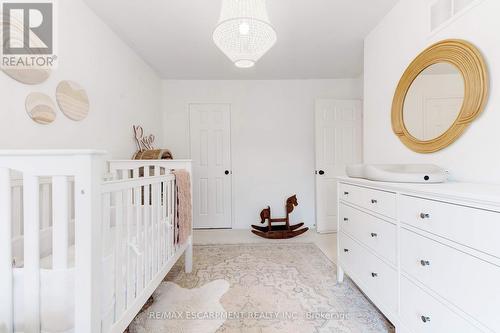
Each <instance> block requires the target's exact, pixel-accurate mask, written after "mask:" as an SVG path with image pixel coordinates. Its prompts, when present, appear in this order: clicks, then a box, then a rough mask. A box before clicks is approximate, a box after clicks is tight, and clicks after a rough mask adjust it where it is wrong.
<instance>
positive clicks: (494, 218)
mask: <svg viewBox="0 0 500 333" xmlns="http://www.w3.org/2000/svg"><path fill="white" fill-rule="evenodd" d="M399 202H400V205H401V209H399V215H400V216H399V219H400V220H401V221H402V222H404V223H407V224H410V225H412V226H414V227H416V228H419V229H422V230H425V231H428V232H430V233H433V234H436V235H438V236H441V237H443V238H447V239H449V240H452V241H454V242H457V243H460V244H463V245H465V246H468V247H471V248H473V249H476V250H478V251H482V252H485V253H488V254H491V255H493V256H496V257H498V258H500V241H499V235H500V213H496V212H491V211H486V210H481V209H475V208H469V207H464V206H459V205H454V204H447V203H442V202H439V201H433V200H427V199H420V198H415V197H410V196H405V195H402V196H401V197H400V201H399Z"/></svg>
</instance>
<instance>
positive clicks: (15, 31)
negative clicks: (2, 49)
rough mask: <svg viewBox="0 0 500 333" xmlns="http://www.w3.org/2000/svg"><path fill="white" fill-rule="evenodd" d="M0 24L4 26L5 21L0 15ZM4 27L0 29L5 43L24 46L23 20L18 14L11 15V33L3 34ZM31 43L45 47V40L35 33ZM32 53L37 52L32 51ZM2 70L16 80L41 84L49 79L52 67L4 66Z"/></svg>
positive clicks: (0, 35) (34, 45) (0, 34)
mask: <svg viewBox="0 0 500 333" xmlns="http://www.w3.org/2000/svg"><path fill="white" fill-rule="evenodd" d="M0 24H1V25H2V26H3V25H4V22H3V20H2V16H1V15H0ZM1 31H2V29H0V38H1V40H2V41H3V42H4V43H12V44H13V45H16V46H22V45H23V43H24V35H23V34H24V28H23V22H21V21H19V20H18V19H16V16H11V17H10V35H9V36H3V35H2V32H1ZM30 45H32V47H43V46H44V44H43V42H42V41H41V40H40V39H38V37H37V36H36V35H34V34H31V35H30ZM31 54H35V53H34V52H31ZM2 71H3V72H4V73H5V74H7V75H8V76H10V77H11V78H13V79H14V80H16V81H18V82H20V83H24V84H40V83H42V82H44V81H45V80H47V79H48V78H49V76H50V72H51V71H50V69H49V68H44V67H30V68H28V67H22V66H19V67H17V66H16V67H9V68H5V67H4V68H2Z"/></svg>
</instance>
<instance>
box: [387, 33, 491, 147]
mask: <svg viewBox="0 0 500 333" xmlns="http://www.w3.org/2000/svg"><path fill="white" fill-rule="evenodd" d="M487 97H488V74H487V70H486V64H485V61H484V59H483V57H482V55H481V53H480V52H479V50H478V49H477V48H476V47H475V46H473V45H472V44H471V43H469V42H466V41H463V40H445V41H442V42H439V43H436V44H434V45H432V46H430V47H429V48H427V49H426V50H424V51H423V52H422V53H421V54H419V55H418V56H417V58H415V60H413V62H412V63H411V64H410V65H409V66H408V68H407V69H406V71H405V72H404V74H403V76H402V77H401V80H400V81H399V84H398V87H397V89H396V93H395V95H394V100H393V104H392V129H393V131H394V133H395V134H396V135H397V136H398V137H399V139H400V140H401V141H402V142H403V144H405V145H406V146H407V147H408V148H410V149H411V150H413V151H415V152H418V153H433V152H436V151H438V150H441V149H443V148H446V147H447V146H449V145H450V144H452V143H453V142H454V141H455V140H457V139H458V138H459V137H460V135H462V134H463V132H464V131H465V129H466V128H467V127H468V126H469V124H470V123H471V122H472V121H474V120H475V119H476V118H477V117H478V116H479V115H480V114H481V112H482V111H483V109H484V106H485V104H486V100H487Z"/></svg>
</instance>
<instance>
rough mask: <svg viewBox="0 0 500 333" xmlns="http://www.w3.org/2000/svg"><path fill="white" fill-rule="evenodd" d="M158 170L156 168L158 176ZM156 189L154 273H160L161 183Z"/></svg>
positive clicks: (161, 234)
mask: <svg viewBox="0 0 500 333" xmlns="http://www.w3.org/2000/svg"><path fill="white" fill-rule="evenodd" d="M159 171H160V168H158V175H159V174H160V173H159ZM155 187H156V200H155V206H156V207H155V210H156V234H157V238H158V240H157V242H156V246H157V249H156V271H160V269H161V249H162V240H163V233H162V224H163V219H162V216H161V182H160V183H157V184H156V185H155Z"/></svg>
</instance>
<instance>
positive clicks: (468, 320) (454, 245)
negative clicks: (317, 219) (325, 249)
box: [337, 178, 500, 333]
mask: <svg viewBox="0 0 500 333" xmlns="http://www.w3.org/2000/svg"><path fill="white" fill-rule="evenodd" d="M338 191H339V195H338V198H339V199H338V206H339V207H338V208H339V210H338V211H339V215H338V217H339V218H338V230H339V234H338V239H339V241H338V253H339V256H338V262H337V263H338V280H339V282H342V281H343V278H344V272H345V273H346V274H347V275H349V277H350V278H351V279H352V280H353V281H354V282H355V283H356V284H357V285H358V286H359V287H360V288H361V289H362V290H363V292H364V293H365V294H366V295H367V296H368V297H369V298H370V299H371V301H372V302H373V303H374V304H375V305H376V306H377V307H378V308H379V309H380V310H381V311H382V313H384V314H385V315H386V317H387V318H388V319H389V320H390V321H391V322H392V323H393V324H394V325H395V326H396V330H397V332H398V333H420V332H430V333H469V332H500V186H496V185H480V184H466V183H445V184H401V183H399V184H397V183H382V182H373V181H368V180H364V179H352V178H340V179H339V187H338Z"/></svg>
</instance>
